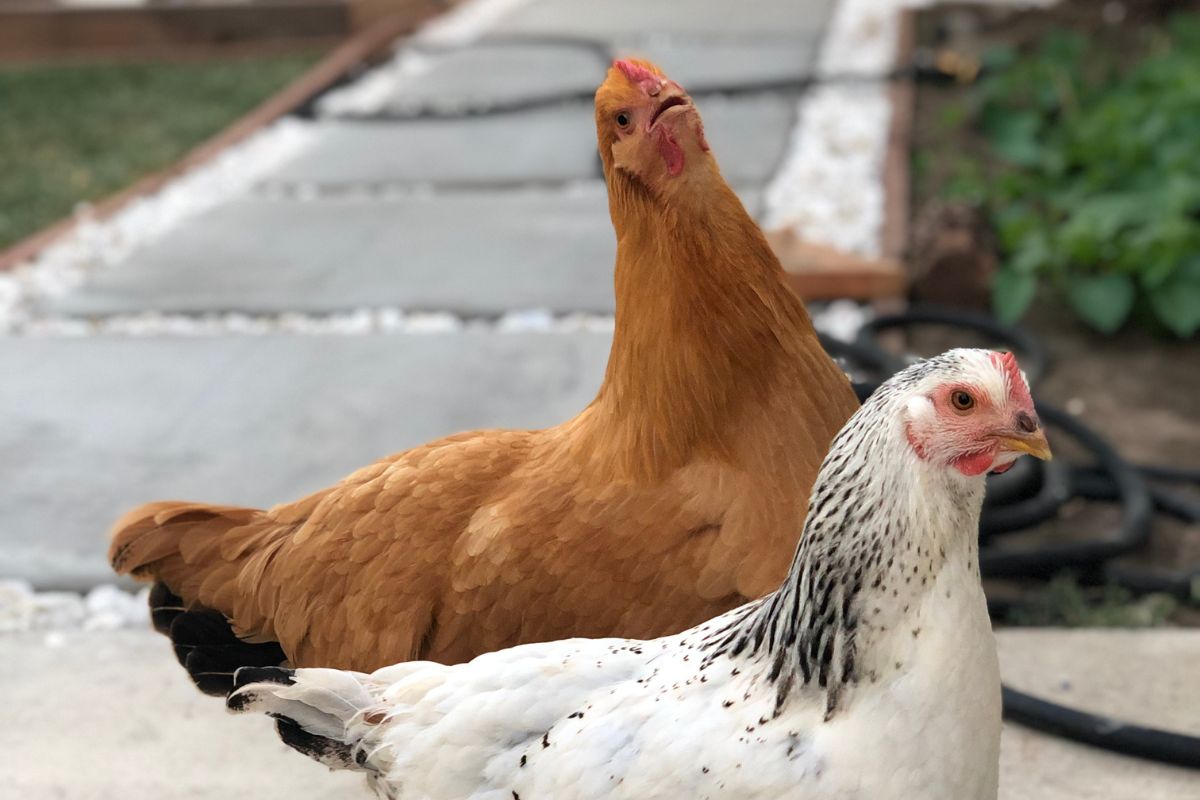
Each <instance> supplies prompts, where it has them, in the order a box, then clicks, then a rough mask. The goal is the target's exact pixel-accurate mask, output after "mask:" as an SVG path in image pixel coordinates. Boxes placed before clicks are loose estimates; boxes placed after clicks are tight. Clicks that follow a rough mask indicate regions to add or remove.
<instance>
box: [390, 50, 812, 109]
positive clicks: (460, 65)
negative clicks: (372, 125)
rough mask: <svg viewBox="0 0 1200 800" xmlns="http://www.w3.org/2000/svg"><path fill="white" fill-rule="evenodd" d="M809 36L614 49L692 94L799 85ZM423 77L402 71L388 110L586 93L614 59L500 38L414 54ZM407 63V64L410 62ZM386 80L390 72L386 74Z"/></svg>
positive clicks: (483, 104) (809, 57)
mask: <svg viewBox="0 0 1200 800" xmlns="http://www.w3.org/2000/svg"><path fill="white" fill-rule="evenodd" d="M817 38H818V37H817V34H816V33H815V32H812V33H809V34H807V35H804V36H788V37H778V36H771V37H767V36H755V37H753V38H728V37H724V36H686V37H680V36H667V37H662V36H657V37H656V36H635V37H621V38H618V39H617V40H616V41H614V42H612V43H611V45H610V46H611V48H612V51H613V52H614V53H615V54H616V55H619V56H639V57H642V58H648V59H650V60H652V61H654V62H655V63H657V64H658V65H659V66H661V67H662V68H663V69H664V70H665V71H666V73H667V74H668V75H670V76H671V77H672V78H673V79H674V80H676V81H678V82H679V83H680V84H681V85H683V86H684V87H685V88H687V89H688V90H689V91H693V92H696V91H700V90H712V89H720V88H723V87H731V86H741V85H743V84H749V83H759V82H779V81H786V80H789V79H791V80H794V79H796V78H799V77H801V76H803V75H805V74H806V73H807V71H808V69H809V66H810V64H811V62H812V59H813V57H814V55H815V53H816V42H817ZM413 52H414V53H415V54H416V55H417V56H418V57H419V58H420V59H421V63H422V69H421V71H419V72H416V71H413V70H400V69H397V70H395V72H394V73H392V74H393V77H392V82H393V87H392V90H391V92H390V93H389V94H388V96H387V98H386V99H385V100H384V102H383V108H385V109H387V110H389V111H391V112H395V113H404V112H408V113H412V112H413V111H414V110H420V109H425V108H439V109H442V108H444V109H454V108H463V107H466V108H486V107H488V106H492V105H498V104H504V103H511V102H515V101H522V100H534V99H539V98H551V97H561V96H570V95H573V94H574V95H581V94H582V95H586V94H589V93H591V92H592V91H594V90H595V88H596V86H597V85H598V84H599V83H600V81H602V80H603V79H604V74H605V70H606V69H607V67H608V64H607V61H606V59H605V58H604V57H602V56H601V55H600V54H599V53H598V52H597V51H596V49H595V48H594V47H590V46H584V45H581V44H578V43H577V44H568V43H564V42H561V41H555V40H548V41H545V42H536V41H527V40H525V38H524V37H520V38H517V39H511V38H503V37H498V38H493V39H486V38H485V39H483V40H481V41H480V42H478V43H476V44H473V45H471V46H470V47H466V48H462V49H454V50H450V51H437V50H434V51H426V50H421V49H417V50H414V51H413ZM406 63H407V62H406ZM384 74H387V73H386V72H385V73H384Z"/></svg>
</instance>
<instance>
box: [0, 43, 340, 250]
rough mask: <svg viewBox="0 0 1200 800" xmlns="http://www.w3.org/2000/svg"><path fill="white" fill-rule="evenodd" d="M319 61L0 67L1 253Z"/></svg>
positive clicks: (157, 165) (308, 56) (166, 161)
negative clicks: (3, 249) (5, 248)
mask: <svg viewBox="0 0 1200 800" xmlns="http://www.w3.org/2000/svg"><path fill="white" fill-rule="evenodd" d="M317 58H319V54H317V53H302V54H289V55H272V56H265V57H254V58H241V59H237V60H225V61H222V62H187V63H138V64H112V63H97V64H73V65H70V66H3V67H0V176H3V177H2V178H0V249H2V248H4V247H6V246H8V245H11V244H12V243H14V242H16V241H18V240H19V239H21V238H23V237H25V236H27V235H29V234H30V233H33V232H34V231H36V230H38V229H40V228H42V227H44V226H46V225H48V224H50V223H52V222H54V221H55V220H56V219H58V218H60V217H63V216H65V215H67V214H69V213H70V212H71V211H72V209H73V208H74V207H75V206H76V205H77V204H78V203H80V202H84V201H92V200H97V199H99V198H102V197H104V196H106V195H108V194H111V193H112V192H115V191H117V190H119V189H122V188H124V187H125V186H128V185H129V184H130V183H132V182H134V181H135V180H137V179H138V178H140V177H141V176H143V175H145V174H147V173H150V172H153V171H155V170H158V169H162V168H163V167H166V166H168V165H170V164H171V163H172V162H174V161H176V160H177V159H178V158H180V157H181V156H182V155H184V154H185V153H186V152H187V151H188V150H189V149H191V148H192V147H194V146H196V145H197V144H199V143H200V142H202V141H204V140H205V139H207V138H208V137H210V136H212V135H213V134H215V133H217V132H218V131H220V130H221V129H223V128H224V127H226V126H227V125H228V124H229V123H230V122H232V121H233V120H235V119H236V118H237V117H239V116H240V115H242V114H244V113H246V112H247V111H249V110H250V109H252V108H253V107H254V106H255V105H257V104H258V103H259V102H261V101H262V100H264V99H265V98H267V97H269V96H270V95H271V94H272V93H274V92H275V91H277V90H279V89H280V88H282V87H283V86H285V85H286V84H287V83H288V82H289V81H291V80H292V79H293V78H295V77H297V76H298V75H299V74H300V73H302V72H303V71H304V70H305V69H307V68H308V67H309V66H310V65H311V64H313V63H314V62H315V61H316V60H317Z"/></svg>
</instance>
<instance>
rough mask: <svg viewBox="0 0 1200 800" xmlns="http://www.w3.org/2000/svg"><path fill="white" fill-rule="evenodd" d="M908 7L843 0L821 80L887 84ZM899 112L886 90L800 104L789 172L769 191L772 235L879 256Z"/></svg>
mask: <svg viewBox="0 0 1200 800" xmlns="http://www.w3.org/2000/svg"><path fill="white" fill-rule="evenodd" d="M906 5H912V3H909V2H905V0H841V2H839V3H838V5H837V7H836V8H835V9H834V12H833V15H832V17H831V19H830V21H829V28H828V29H827V30H826V32H825V38H824V40H823V41H822V44H821V52H820V54H819V55H818V57H817V64H816V70H815V71H816V74H817V76H818V77H826V78H832V77H844V76H847V75H856V76H865V77H883V76H885V75H886V74H887V73H888V72H889V71H890V70H891V69H892V66H893V64H894V62H895V59H896V35H897V30H898V18H899V11H900V9H901V8H902V7H904V6H906ZM891 118H892V109H891V103H890V101H889V98H888V87H887V84H886V83H885V82H882V81H879V82H870V81H867V82H862V83H858V82H853V83H851V82H847V83H839V82H831V83H826V84H819V85H817V86H816V87H815V88H814V89H813V90H812V91H811V92H808V93H807V94H806V95H805V96H804V97H802V98H801V100H800V108H799V112H798V117H797V124H796V127H795V129H794V130H793V132H792V140H791V145H790V147H789V150H788V153H787V156H786V157H785V159H784V162H783V166H782V168H781V169H780V171H779V173H778V174H777V175H776V176H775V178H774V180H772V181H771V183H770V184H769V185H768V187H767V192H766V205H767V213H766V217H765V220H764V221H765V227H768V228H776V229H778V228H791V229H792V230H793V231H794V232H795V233H796V234H797V235H799V236H800V237H801V238H803V239H806V240H808V241H814V242H822V243H825V244H829V245H832V246H834V247H838V248H841V249H843V250H847V251H849V252H853V253H859V254H861V255H864V256H869V257H874V256H878V255H879V250H880V230H881V227H882V225H883V186H882V170H883V154H884V150H885V146H886V144H887V137H888V129H889V126H890V125H891Z"/></svg>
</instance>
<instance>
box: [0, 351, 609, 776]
mask: <svg viewBox="0 0 1200 800" xmlns="http://www.w3.org/2000/svg"><path fill="white" fill-rule="evenodd" d="M608 347H609V337H608V336H605V335H600V334H572V335H565V334H564V335H555V336H549V335H544V334H515V333H514V334H505V335H495V334H488V333H474V332H466V333H461V334H452V335H451V334H443V335H438V334H430V335H391V336H388V335H369V336H358V337H330V336H326V337H319V338H317V337H305V336H284V335H279V336H261V337H252V336H251V337H212V338H191V339H188V338H182V339H181V338H154V339H137V338H89V339H36V338H34V339H3V338H0V375H3V376H4V379H3V380H2V381H0V453H4V454H5V455H4V458H3V459H0V485H3V486H4V491H3V492H2V493H0V576H4V577H19V578H27V579H29V580H31V581H32V582H33V583H34V584H35V585H37V586H42V587H47V586H49V587H62V586H69V587H80V586H91V585H94V584H96V583H102V582H110V581H112V580H113V577H114V576H113V575H112V573H111V572H110V571H109V570H108V567H107V564H106V561H105V558H104V551H105V548H106V535H107V530H108V527H109V525H110V524H111V523H112V521H113V520H114V519H115V518H116V517H117V516H118V515H119V514H121V513H122V512H123V511H125V510H127V509H128V508H129V507H130V506H132V505H135V504H137V503H140V502H144V501H148V500H154V499H165V498H193V499H198V500H209V501H213V502H225V503H235V504H244V505H254V506H264V505H268V504H272V503H276V502H280V501H284V500H288V499H292V498H296V497H300V496H302V495H304V494H306V493H308V492H310V491H313V490H315V489H318V488H320V487H322V486H325V485H328V484H329V483H332V482H334V481H336V480H338V479H339V478H341V477H343V476H344V475H346V474H347V473H349V472H350V471H352V470H354V469H355V468H357V467H360V466H362V465H364V464H367V463H369V462H371V461H372V460H374V459H376V458H379V457H381V456H383V455H386V454H388V453H391V452H395V451H398V450H402V449H404V448H406V447H411V446H413V445H416V444H420V443H421V442H424V441H426V440H429V439H432V438H434V437H436V436H441V435H445V434H449V433H453V432H456V431H460V430H465V429H471V428H479V427H495V426H501V427H504V426H507V427H531V426H543V425H548V424H553V423H556V422H558V421H561V420H564V419H567V418H569V417H571V416H573V415H574V414H576V413H578V411H579V410H580V409H582V408H583V407H584V406H585V405H586V404H587V403H588V402H589V401H590V400H591V399H592V397H593V396H594V394H595V391H596V389H597V387H598V386H599V384H600V379H601V377H602V375H603V371H604V364H605V361H606V359H607V355H608ZM0 674H3V671H0ZM29 796H41V795H29Z"/></svg>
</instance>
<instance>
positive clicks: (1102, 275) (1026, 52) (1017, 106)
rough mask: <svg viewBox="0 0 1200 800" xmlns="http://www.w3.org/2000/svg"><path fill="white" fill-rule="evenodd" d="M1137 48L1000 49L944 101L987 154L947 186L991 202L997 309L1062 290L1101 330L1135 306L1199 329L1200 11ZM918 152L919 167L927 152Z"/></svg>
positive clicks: (1146, 319) (1187, 332)
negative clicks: (998, 256)
mask: <svg viewBox="0 0 1200 800" xmlns="http://www.w3.org/2000/svg"><path fill="white" fill-rule="evenodd" d="M1141 45H1142V46H1141V47H1140V48H1139V49H1138V51H1137V52H1114V51H1113V50H1112V49H1110V48H1103V47H1100V46H1095V45H1093V44H1092V43H1091V42H1090V41H1089V39H1088V38H1086V37H1085V36H1083V35H1081V34H1079V33H1077V32H1073V31H1067V30H1050V31H1047V32H1046V33H1045V34H1044V35H1043V36H1042V37H1041V38H1040V41H1039V42H1038V43H1037V44H1036V45H1034V46H1033V47H1029V48H1021V49H1015V48H1010V47H997V48H993V49H991V50H989V51H988V52H987V54H986V56H985V58H984V73H983V77H982V78H981V79H980V81H979V82H978V83H977V84H976V85H975V86H974V87H973V89H972V91H971V92H970V93H969V94H968V95H967V96H966V98H965V99H964V100H963V101H962V102H961V103H958V104H955V105H950V106H948V107H946V108H944V109H943V110H942V112H941V118H940V120H939V121H938V124H939V125H940V126H942V127H943V128H945V129H948V130H951V129H954V128H962V127H965V126H969V127H971V128H973V129H974V130H975V131H976V132H977V133H979V134H981V135H982V138H983V140H984V142H985V143H986V148H987V150H988V152H986V153H985V154H984V155H985V156H987V157H986V158H984V159H979V158H976V157H975V154H969V155H968V154H961V155H959V156H949V157H948V158H949V160H950V161H951V162H952V163H951V165H950V168H949V172H950V174H949V177H948V179H947V180H945V181H944V183H943V184H942V190H941V191H942V194H943V195H944V196H945V197H946V198H947V199H952V200H956V201H963V200H965V201H968V202H971V203H974V204H978V205H980V206H981V207H982V208H983V209H984V210H985V212H986V214H987V215H988V217H989V219H990V221H991V223H992V225H993V226H994V228H995V230H996V232H997V234H998V238H999V244H1000V248H1001V252H1002V261H1001V267H1000V270H999V272H998V273H997V275H996V277H995V282H994V293H993V302H994V310H995V311H996V313H997V315H998V316H1000V317H1001V318H1003V319H1005V320H1007V321H1012V320H1016V319H1018V318H1019V317H1021V316H1022V314H1023V313H1024V312H1025V310H1026V309H1027V308H1028V307H1029V305H1030V303H1031V302H1032V300H1033V298H1034V297H1035V295H1037V294H1038V293H1039V289H1041V288H1047V289H1050V290H1051V291H1053V292H1054V293H1055V294H1056V295H1057V296H1059V297H1061V298H1062V299H1063V301H1064V302H1065V303H1066V304H1067V305H1069V307H1070V308H1071V309H1072V310H1073V311H1074V313H1075V314H1076V315H1078V316H1079V317H1080V318H1081V319H1083V320H1084V321H1085V322H1087V323H1088V324H1089V325H1091V326H1092V327H1093V328H1095V329H1097V330H1099V331H1102V332H1104V333H1113V332H1115V331H1117V330H1118V329H1119V328H1121V327H1122V326H1123V325H1124V324H1126V322H1127V321H1129V320H1131V319H1133V320H1136V321H1138V322H1139V323H1141V324H1143V325H1145V326H1147V327H1149V328H1151V329H1152V330H1159V331H1164V330H1165V331H1169V332H1171V333H1172V334H1174V335H1176V336H1179V337H1189V336H1192V335H1193V334H1194V333H1195V332H1196V331H1197V329H1198V328H1200V16H1197V15H1195V14H1183V15H1178V16H1175V17H1173V18H1172V19H1170V20H1169V22H1168V23H1167V24H1166V25H1165V26H1163V27H1162V28H1159V29H1156V30H1154V31H1152V32H1150V33H1148V34H1147V36H1146V38H1145V40H1144V41H1143V42H1142V43H1141ZM931 158H939V159H940V158H942V156H941V155H940V154H934V153H928V152H927V153H924V154H920V155H918V158H917V162H916V164H915V168H916V171H917V173H918V178H919V176H920V173H921V172H922V171H923V170H925V169H927V168H928V167H929V164H928V160H929V159H931Z"/></svg>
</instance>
